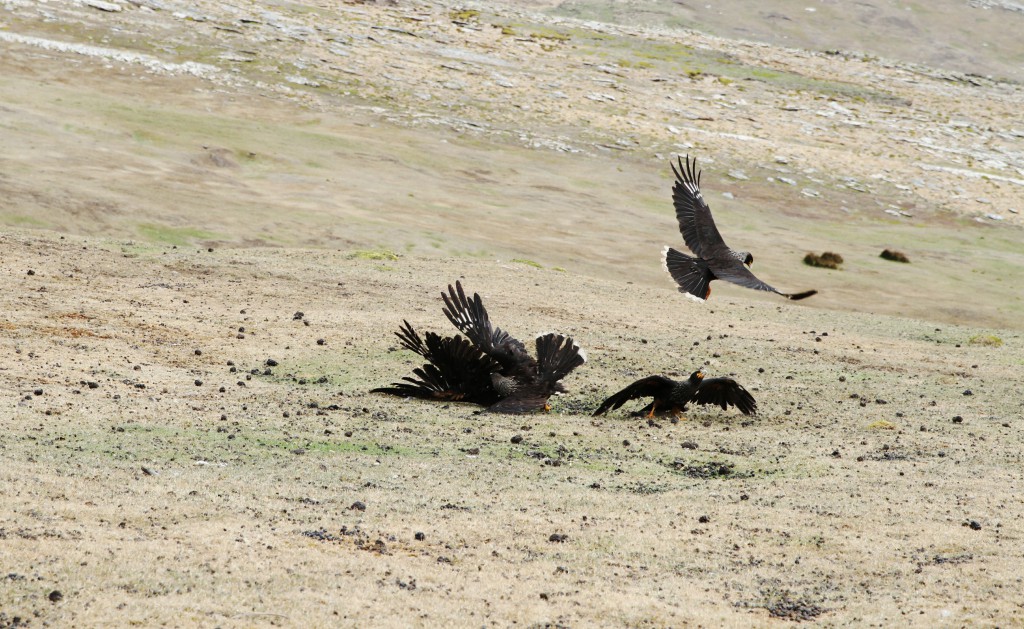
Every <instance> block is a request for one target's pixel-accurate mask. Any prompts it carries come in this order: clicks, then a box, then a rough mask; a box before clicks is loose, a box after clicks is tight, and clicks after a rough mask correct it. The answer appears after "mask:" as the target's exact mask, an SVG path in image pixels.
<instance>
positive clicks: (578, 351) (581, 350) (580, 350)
mask: <svg viewBox="0 0 1024 629" xmlns="http://www.w3.org/2000/svg"><path fill="white" fill-rule="evenodd" d="M574 345H575V343H574ZM576 353H577V354H579V355H580V358H582V359H583V362H587V353H586V352H585V351H583V348H582V347H580V346H579V345H576Z"/></svg>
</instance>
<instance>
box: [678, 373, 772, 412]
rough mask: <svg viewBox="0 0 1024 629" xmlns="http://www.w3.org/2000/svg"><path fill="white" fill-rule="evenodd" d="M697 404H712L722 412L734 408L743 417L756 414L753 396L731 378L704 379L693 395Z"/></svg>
mask: <svg viewBox="0 0 1024 629" xmlns="http://www.w3.org/2000/svg"><path fill="white" fill-rule="evenodd" d="M693 401H694V402H695V403H697V404H714V405H716V406H721V407H722V410H725V409H727V408H728V407H729V406H735V407H736V408H738V409H739V410H740V412H741V413H743V414H744V415H754V414H756V413H757V402H756V401H755V400H754V396H752V395H750V393H749V392H748V391H747V390H746V389H744V388H743V386H742V385H740V384H739V383H738V382H736V381H735V380H733V379H732V378H705V379H704V380H702V381H701V383H700V387H698V388H697V391H696V392H695V393H694V394H693Z"/></svg>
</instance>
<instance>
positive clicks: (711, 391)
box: [594, 369, 757, 417]
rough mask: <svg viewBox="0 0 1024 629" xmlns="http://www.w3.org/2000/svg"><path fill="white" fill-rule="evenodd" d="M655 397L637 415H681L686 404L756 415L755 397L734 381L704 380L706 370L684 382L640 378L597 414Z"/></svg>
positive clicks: (662, 377)
mask: <svg viewBox="0 0 1024 629" xmlns="http://www.w3.org/2000/svg"><path fill="white" fill-rule="evenodd" d="M647 397H652V398H654V400H652V401H651V403H650V404H648V405H647V406H645V407H643V408H642V409H640V410H639V411H636V412H635V413H634V415H646V416H647V417H654V415H655V414H672V415H675V416H678V415H681V414H682V413H683V411H685V410H686V405H687V404H689V403H691V402H692V403H694V404H714V405H717V406H721V407H722V410H726V409H727V408H728V407H730V406H735V407H736V408H738V409H739V410H740V412H741V413H743V414H744V415H754V414H756V413H757V402H756V401H755V400H754V396H752V395H750V393H749V392H747V390H746V389H744V388H743V386H742V385H740V384H739V383H738V382H736V381H735V380H733V379H732V378H705V377H704V370H703V369H698V370H697V371H695V372H693V373H692V374H690V377H689V378H688V379H686V380H683V381H677V380H672V379H671V378H666V377H665V376H648V377H646V378H641V379H640V380H637V381H636V382H634V383H633V384H631V385H629V386H628V387H626V388H625V389H623V390H621V391H619V392H618V393H616V394H615V395H613V396H611V397H610V398H608V399H607V400H605V401H604V402H602V403H601V406H599V407H598V409H597V410H596V411H594V415H595V416H596V415H603V414H604V413H606V412H608V411H609V410H614V409H617V408H619V407H620V406H622V405H623V404H625V403H626V402H628V401H629V400H635V399H638V398H647Z"/></svg>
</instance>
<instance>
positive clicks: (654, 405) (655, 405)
mask: <svg viewBox="0 0 1024 629" xmlns="http://www.w3.org/2000/svg"><path fill="white" fill-rule="evenodd" d="M657 409H658V403H657V402H651V412H650V413H647V419H653V418H654V411H656V410H657Z"/></svg>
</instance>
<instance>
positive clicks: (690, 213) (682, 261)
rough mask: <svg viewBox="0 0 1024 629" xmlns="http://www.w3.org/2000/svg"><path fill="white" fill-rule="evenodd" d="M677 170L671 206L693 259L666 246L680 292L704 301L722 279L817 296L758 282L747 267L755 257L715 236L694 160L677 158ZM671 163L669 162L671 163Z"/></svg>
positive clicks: (789, 295) (790, 295)
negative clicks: (673, 207)
mask: <svg viewBox="0 0 1024 629" xmlns="http://www.w3.org/2000/svg"><path fill="white" fill-rule="evenodd" d="M678 161H679V168H676V165H675V164H671V165H672V172H673V173H675V176H676V180H675V183H674V184H673V185H672V203H673V205H675V208H676V219H677V220H678V221H679V231H680V232H682V234H683V241H685V242H686V246H687V247H689V249H690V251H692V252H693V253H694V255H693V256H689V255H686V254H685V253H681V252H679V251H676V250H675V249H673V248H672V247H665V250H664V256H665V270H667V271H668V272H669V275H671V276H672V279H674V280H675V281H676V284H678V285H679V292H680V293H683V294H684V295H687V296H688V297H691V298H693V299H697V300H698V301H704V300H706V299H707V298H708V297H709V296H710V295H711V281H712V280H725V281H727V282H732V283H733V284H739V285H740V286H745V287H747V288H753V289H754V290H765V291H770V292H773V293H777V294H779V295H782V296H783V297H786V298H787V299H804V298H806V297H810V296H811V295H814V294H816V293H817V292H818V291H816V290H808V291H804V292H802V293H783V292H782V291H779V290H777V289H776V288H774V287H772V286H769V285H768V284H766V283H764V282H762V281H761V280H759V279H757V277H756V276H755V275H754V274H753V273H751V272H750V269H749V268H748V267H749V266H750V265H751V264H753V262H754V256H752V255H750V253H749V252H747V251H733V250H732V249H730V248H729V246H728V245H726V244H725V241H724V240H723V239H722V235H721V234H720V233H718V228H717V227H716V226H715V219H713V218H712V217H711V208H710V207H708V204H707V202H706V201H704V197H703V196H702V195H701V193H700V171H699V170H697V160H696V158H695V159H694V160H693V161H692V162H691V161H690V157H689V156H687V157H686V162H685V164H684V163H683V160H682V158H678ZM670 163H671V162H670Z"/></svg>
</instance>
